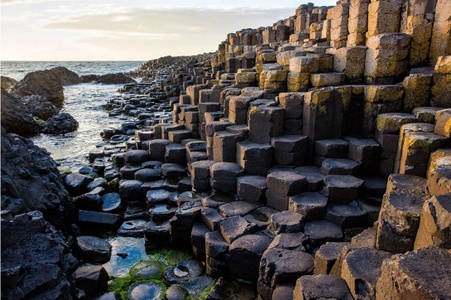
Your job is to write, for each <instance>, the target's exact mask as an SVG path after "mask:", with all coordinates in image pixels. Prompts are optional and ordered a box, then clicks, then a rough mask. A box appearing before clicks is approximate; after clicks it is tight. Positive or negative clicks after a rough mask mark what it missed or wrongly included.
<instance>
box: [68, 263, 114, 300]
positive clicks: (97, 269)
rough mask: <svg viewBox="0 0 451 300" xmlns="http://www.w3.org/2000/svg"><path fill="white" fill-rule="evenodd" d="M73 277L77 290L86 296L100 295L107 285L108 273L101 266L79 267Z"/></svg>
mask: <svg viewBox="0 0 451 300" xmlns="http://www.w3.org/2000/svg"><path fill="white" fill-rule="evenodd" d="M73 276H74V280H75V284H76V286H77V288H79V289H81V290H83V291H84V292H85V293H86V295H88V296H92V295H95V294H98V293H101V292H102V291H104V290H105V289H106V288H107V285H108V273H107V271H106V270H105V269H104V268H103V267H102V266H83V267H80V268H78V269H77V270H76V271H75V272H74V274H73Z"/></svg>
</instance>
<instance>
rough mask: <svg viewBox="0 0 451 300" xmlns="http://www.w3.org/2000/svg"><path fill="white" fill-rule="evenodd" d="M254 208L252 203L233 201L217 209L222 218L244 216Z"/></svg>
mask: <svg viewBox="0 0 451 300" xmlns="http://www.w3.org/2000/svg"><path fill="white" fill-rule="evenodd" d="M256 208H257V205H256V204H254V203H249V202H245V201H233V202H230V203H227V204H223V205H221V206H220V207H219V212H220V213H221V215H223V216H224V217H231V216H244V215H246V214H248V213H250V212H251V211H253V210H254V209H256Z"/></svg>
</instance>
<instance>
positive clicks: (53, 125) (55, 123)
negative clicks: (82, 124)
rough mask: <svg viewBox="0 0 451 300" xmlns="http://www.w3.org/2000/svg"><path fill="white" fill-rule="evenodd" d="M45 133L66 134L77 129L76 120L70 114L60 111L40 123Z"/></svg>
mask: <svg viewBox="0 0 451 300" xmlns="http://www.w3.org/2000/svg"><path fill="white" fill-rule="evenodd" d="M42 126H43V127H44V130H43V132H44V133H47V134H66V133H69V132H72V131H76V130H77V129H78V122H77V120H75V119H74V117H72V116H71V115H70V114H68V113H65V112H62V113H60V114H58V115H56V116H53V117H51V118H50V119H48V120H47V121H45V122H43V123H42Z"/></svg>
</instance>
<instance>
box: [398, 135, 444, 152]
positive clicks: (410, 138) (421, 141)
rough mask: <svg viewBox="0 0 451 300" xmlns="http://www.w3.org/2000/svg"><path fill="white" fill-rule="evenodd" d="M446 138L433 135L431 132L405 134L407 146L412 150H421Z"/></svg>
mask: <svg viewBox="0 0 451 300" xmlns="http://www.w3.org/2000/svg"><path fill="white" fill-rule="evenodd" d="M447 139H448V138H447V137H444V136H442V135H439V134H435V133H433V132H407V133H406V140H407V145H408V146H409V147H412V148H416V147H418V148H420V147H421V148H422V147H425V146H430V145H431V144H433V143H434V142H436V141H439V140H444V141H445V140H447Z"/></svg>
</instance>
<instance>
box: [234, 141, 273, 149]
mask: <svg viewBox="0 0 451 300" xmlns="http://www.w3.org/2000/svg"><path fill="white" fill-rule="evenodd" d="M236 146H237V147H241V148H245V149H254V148H255V149H270V148H272V146H271V145H269V144H258V143H254V142H251V141H249V140H245V141H242V142H239V143H237V144H236Z"/></svg>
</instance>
